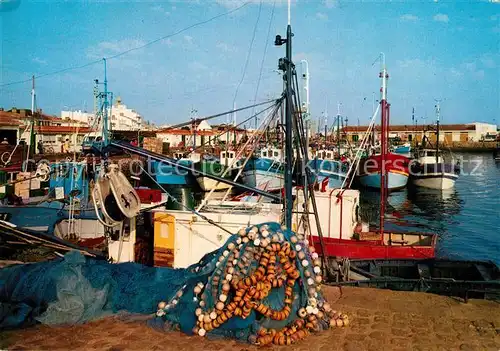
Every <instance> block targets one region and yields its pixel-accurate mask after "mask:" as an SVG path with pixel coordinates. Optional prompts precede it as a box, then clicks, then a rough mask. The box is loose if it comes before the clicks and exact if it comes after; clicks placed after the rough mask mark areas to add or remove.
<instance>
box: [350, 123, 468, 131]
mask: <svg viewBox="0 0 500 351" xmlns="http://www.w3.org/2000/svg"><path fill="white" fill-rule="evenodd" d="M434 128H435V126H434V125H417V126H414V125H411V124H405V125H391V126H389V131H390V132H415V131H418V132H422V131H424V130H426V131H429V130H433V129H434ZM367 129H368V126H347V127H344V129H343V130H344V131H345V132H347V133H356V132H358V133H364V132H366V130H367ZM375 130H376V131H380V126H375ZM439 130H440V131H469V130H476V126H475V125H474V124H441V125H440V126H439Z"/></svg>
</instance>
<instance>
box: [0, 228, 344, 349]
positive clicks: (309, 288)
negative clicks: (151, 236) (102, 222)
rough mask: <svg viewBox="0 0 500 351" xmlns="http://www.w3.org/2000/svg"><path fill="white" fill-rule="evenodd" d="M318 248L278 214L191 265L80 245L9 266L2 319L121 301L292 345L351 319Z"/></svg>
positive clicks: (110, 308) (77, 316)
mask: <svg viewBox="0 0 500 351" xmlns="http://www.w3.org/2000/svg"><path fill="white" fill-rule="evenodd" d="M321 280H322V278H321V269H320V260H319V258H318V255H317V254H316V253H315V252H314V249H313V248H312V247H309V245H308V242H307V240H306V239H304V238H303V237H301V236H298V235H296V234H294V233H293V232H291V231H288V230H284V229H282V228H281V226H280V225H279V224H277V223H268V224H262V225H259V226H254V227H251V228H248V229H242V230H240V231H239V232H238V233H237V234H235V235H233V236H232V237H231V238H229V240H228V241H227V242H226V243H225V244H224V246H222V247H221V248H219V249H218V250H216V251H214V252H211V253H209V254H207V255H205V256H204V257H203V258H202V259H201V260H200V262H198V263H197V264H194V265H192V266H190V267H188V268H186V269H170V268H155V267H146V266H142V265H139V264H135V263H122V264H110V263H107V262H106V261H102V260H101V261H99V260H94V259H90V258H85V257H83V256H82V255H81V254H79V253H77V252H71V253H69V254H67V255H66V256H65V257H64V258H61V259H58V260H53V261H49V262H43V263H36V264H27V265H18V266H12V267H8V268H4V269H2V270H0V328H13V327H21V326H27V325H30V324H33V323H37V322H40V323H45V324H52V325H53V324H75V323H83V322H86V321H90V320H93V319H96V318H101V317H104V316H107V315H110V314H114V313H117V312H120V311H128V312H131V313H140V314H150V315H151V319H150V320H149V321H148V323H149V324H150V325H151V326H152V327H155V328H160V329H162V330H172V329H175V330H181V331H183V332H185V333H187V334H196V335H199V336H202V337H203V336H207V337H230V338H235V339H238V340H240V341H245V342H250V343H253V344H258V345H266V344H272V343H273V344H278V345H289V344H292V343H294V342H297V341H299V340H301V339H303V338H305V337H306V336H307V335H309V334H310V333H311V332H315V331H320V330H324V329H327V328H330V327H333V326H335V327H342V326H345V325H347V324H348V323H349V319H348V318H347V316H346V315H344V314H341V313H338V312H336V311H333V310H332V308H331V307H330V305H329V304H328V303H327V302H326V301H325V300H324V298H323V297H322V295H321V291H320V289H321Z"/></svg>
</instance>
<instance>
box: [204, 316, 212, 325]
mask: <svg viewBox="0 0 500 351" xmlns="http://www.w3.org/2000/svg"><path fill="white" fill-rule="evenodd" d="M211 321H212V318H210V315H209V314H205V315H203V322H205V323H210V322H211Z"/></svg>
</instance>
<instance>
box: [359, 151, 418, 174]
mask: <svg viewBox="0 0 500 351" xmlns="http://www.w3.org/2000/svg"><path fill="white" fill-rule="evenodd" d="M409 164H410V159H409V158H408V157H405V156H403V155H399V154H393V153H388V154H387V155H386V159H385V169H386V171H387V172H394V173H400V174H406V175H408V174H409V168H408V167H409ZM381 168H382V155H380V154H378V155H372V156H369V157H367V158H365V159H362V160H361V162H360V164H359V170H358V171H359V175H364V174H370V173H380V170H381Z"/></svg>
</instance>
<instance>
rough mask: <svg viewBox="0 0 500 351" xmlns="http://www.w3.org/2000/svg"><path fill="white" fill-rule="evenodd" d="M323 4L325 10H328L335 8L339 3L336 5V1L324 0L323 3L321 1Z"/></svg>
mask: <svg viewBox="0 0 500 351" xmlns="http://www.w3.org/2000/svg"><path fill="white" fill-rule="evenodd" d="M323 4H324V5H325V6H326V7H327V8H329V9H333V8H335V7H337V6H338V4H339V3H338V1H337V0H324V1H323Z"/></svg>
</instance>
